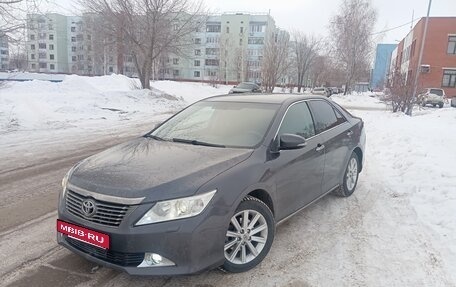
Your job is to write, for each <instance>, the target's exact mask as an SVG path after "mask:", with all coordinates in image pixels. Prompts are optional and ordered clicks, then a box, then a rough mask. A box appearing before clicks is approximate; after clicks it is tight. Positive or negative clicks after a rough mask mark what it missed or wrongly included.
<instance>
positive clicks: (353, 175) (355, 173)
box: [334, 152, 359, 197]
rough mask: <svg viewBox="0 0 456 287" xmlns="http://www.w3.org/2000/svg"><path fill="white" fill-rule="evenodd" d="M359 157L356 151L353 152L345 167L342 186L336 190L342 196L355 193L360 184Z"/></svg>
mask: <svg viewBox="0 0 456 287" xmlns="http://www.w3.org/2000/svg"><path fill="white" fill-rule="evenodd" d="M358 177H359V159H358V155H357V154H356V153H354V152H353V153H352V154H351V156H350V159H349V160H348V163H347V167H346V168H345V172H344V178H343V180H342V186H340V188H338V189H337V190H335V192H334V193H335V194H336V195H338V196H341V197H349V196H350V195H352V194H353V192H354V191H355V189H356V185H357V184H358Z"/></svg>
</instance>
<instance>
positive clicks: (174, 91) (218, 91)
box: [151, 81, 233, 104]
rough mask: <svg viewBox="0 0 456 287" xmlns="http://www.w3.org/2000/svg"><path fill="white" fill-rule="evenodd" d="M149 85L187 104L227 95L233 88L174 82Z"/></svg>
mask: <svg viewBox="0 0 456 287" xmlns="http://www.w3.org/2000/svg"><path fill="white" fill-rule="evenodd" d="M151 85H152V87H154V88H156V89H158V90H161V91H165V92H166V93H168V94H170V95H174V96H176V97H179V98H181V99H183V100H184V101H186V102H187V103H188V104H192V103H194V102H197V101H199V100H201V99H204V98H207V97H212V96H215V95H224V94H228V92H229V91H230V89H231V88H233V86H227V85H218V87H217V88H214V87H213V86H211V85H209V84H202V83H189V82H174V81H156V82H152V84H151Z"/></svg>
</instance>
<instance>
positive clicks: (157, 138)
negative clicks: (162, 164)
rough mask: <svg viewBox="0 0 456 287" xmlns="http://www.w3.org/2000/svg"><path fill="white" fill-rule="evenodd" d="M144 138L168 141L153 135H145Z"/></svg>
mask: <svg viewBox="0 0 456 287" xmlns="http://www.w3.org/2000/svg"><path fill="white" fill-rule="evenodd" d="M144 137H145V138H152V139H154V140H157V141H169V140H168V139H164V138H161V137H159V136H154V135H153V134H146V135H145V136H144Z"/></svg>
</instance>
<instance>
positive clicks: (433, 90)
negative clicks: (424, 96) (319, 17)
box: [429, 89, 443, 96]
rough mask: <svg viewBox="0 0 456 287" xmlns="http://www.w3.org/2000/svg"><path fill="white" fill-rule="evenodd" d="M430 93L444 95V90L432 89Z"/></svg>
mask: <svg viewBox="0 0 456 287" xmlns="http://www.w3.org/2000/svg"><path fill="white" fill-rule="evenodd" d="M429 93H430V94H434V95H437V96H443V90H440V89H430V90H429Z"/></svg>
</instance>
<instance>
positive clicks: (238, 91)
mask: <svg viewBox="0 0 456 287" xmlns="http://www.w3.org/2000/svg"><path fill="white" fill-rule="evenodd" d="M251 91H252V90H251V89H241V88H232V89H231V90H230V92H231V93H248V92H251Z"/></svg>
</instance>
